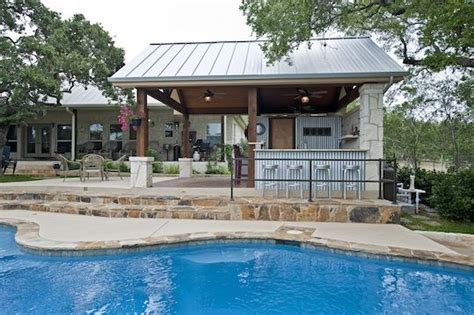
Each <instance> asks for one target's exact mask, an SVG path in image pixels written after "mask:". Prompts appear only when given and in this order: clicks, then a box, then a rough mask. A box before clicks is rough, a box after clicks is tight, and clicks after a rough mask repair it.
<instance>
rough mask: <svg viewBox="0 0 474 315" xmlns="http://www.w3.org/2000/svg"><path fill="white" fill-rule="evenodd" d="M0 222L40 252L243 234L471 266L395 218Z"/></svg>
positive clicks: (12, 213)
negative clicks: (389, 220) (375, 221)
mask: <svg viewBox="0 0 474 315" xmlns="http://www.w3.org/2000/svg"><path fill="white" fill-rule="evenodd" d="M0 224H4V225H10V226H13V227H16V228H17V232H16V235H15V240H16V242H17V243H18V244H19V245H20V246H21V247H23V248H25V249H27V250H29V251H33V252H34V253H37V254H42V255H65V256H71V255H98V254H109V253H118V252H121V251H124V250H125V251H128V250H143V249H147V248H150V247H163V246H170V245H177V244H188V243H196V242H198V243H200V242H210V241H212V242H215V241H235V240H237V241H238V240H241V241H267V242H285V243H288V242H289V243H293V244H298V245H300V246H305V247H306V246H310V247H317V248H322V249H329V250H335V251H343V252H344V253H348V254H357V255H363V256H370V257H384V258H389V259H398V260H408V261H416V262H421V263H430V264H442V265H453V266H457V267H467V268H469V269H472V267H474V258H473V257H472V256H467V255H463V254H460V253H458V252H456V251H454V250H452V249H450V248H448V247H446V246H444V245H441V244H439V243H437V242H435V241H433V240H431V239H429V238H427V237H425V236H423V235H421V234H419V233H416V232H413V231H410V230H408V229H406V228H404V227H402V226H400V225H393V224H392V225H387V224H364V223H350V224H348V223H321V222H280V221H263V222H262V221H225V220H224V221H220V220H186V219H131V218H103V217H90V216H81V215H73V214H61V213H42V212H34V211H26V210H3V211H1V212H0Z"/></svg>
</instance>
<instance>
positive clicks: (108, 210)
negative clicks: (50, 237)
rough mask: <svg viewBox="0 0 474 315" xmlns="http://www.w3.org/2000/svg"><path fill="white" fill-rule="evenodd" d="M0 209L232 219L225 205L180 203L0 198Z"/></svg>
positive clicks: (114, 216)
mask: <svg viewBox="0 0 474 315" xmlns="http://www.w3.org/2000/svg"><path fill="white" fill-rule="evenodd" d="M0 210H30V211H42V212H53V213H67V214H79V215H91V216H100V217H109V218H127V217H128V218H168V219H209V220H230V219H231V216H230V212H229V209H228V207H200V206H182V205H171V206H170V205H160V206H149V205H148V206H145V205H120V204H93V203H84V202H64V201H35V200H12V201H5V200H3V201H0Z"/></svg>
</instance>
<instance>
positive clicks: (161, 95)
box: [145, 89, 188, 114]
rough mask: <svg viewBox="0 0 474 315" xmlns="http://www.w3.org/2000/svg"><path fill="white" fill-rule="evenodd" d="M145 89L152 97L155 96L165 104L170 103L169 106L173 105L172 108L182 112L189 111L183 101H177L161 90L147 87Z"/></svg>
mask: <svg viewBox="0 0 474 315" xmlns="http://www.w3.org/2000/svg"><path fill="white" fill-rule="evenodd" d="M145 91H146V94H148V95H150V96H151V97H153V98H154V99H156V100H157V101H160V102H162V103H163V104H165V105H168V106H169V107H171V108H172V109H174V110H176V111H178V112H180V113H181V114H186V113H188V109H187V108H186V106H184V104H181V103H179V102H177V101H175V100H174V99H172V98H171V97H170V96H169V95H167V94H165V93H163V92H161V91H160V90H157V89H145ZM170 95H171V94H170Z"/></svg>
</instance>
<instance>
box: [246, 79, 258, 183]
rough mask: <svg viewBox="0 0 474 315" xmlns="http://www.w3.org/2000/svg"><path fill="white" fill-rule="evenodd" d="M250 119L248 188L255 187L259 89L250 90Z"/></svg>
mask: <svg viewBox="0 0 474 315" xmlns="http://www.w3.org/2000/svg"><path fill="white" fill-rule="evenodd" d="M247 106H248V118H249V125H248V129H247V133H248V137H247V140H248V143H249V163H248V182H247V187H255V182H254V179H255V161H254V160H253V159H254V158H255V151H254V150H255V142H257V89H256V88H249V90H248V103H247Z"/></svg>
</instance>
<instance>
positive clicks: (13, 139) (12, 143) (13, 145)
mask: <svg viewBox="0 0 474 315" xmlns="http://www.w3.org/2000/svg"><path fill="white" fill-rule="evenodd" d="M17 129H18V128H17V127H16V126H14V125H11V126H10V127H8V132H7V145H8V146H9V147H10V152H17V147H18V133H17Z"/></svg>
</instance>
